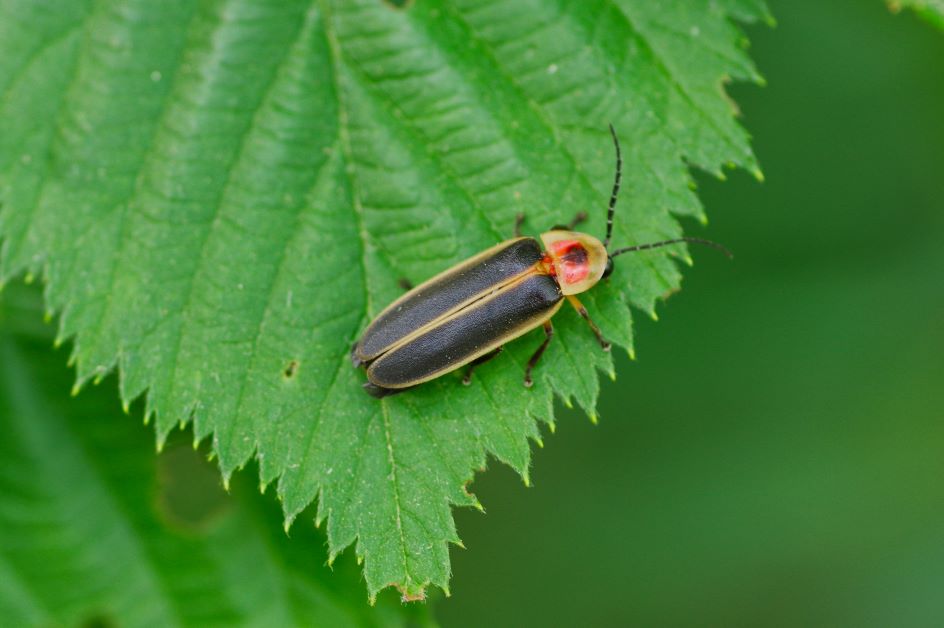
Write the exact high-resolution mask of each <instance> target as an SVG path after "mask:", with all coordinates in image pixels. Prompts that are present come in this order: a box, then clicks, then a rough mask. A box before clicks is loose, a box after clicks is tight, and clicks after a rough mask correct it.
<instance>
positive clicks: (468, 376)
mask: <svg viewBox="0 0 944 628" xmlns="http://www.w3.org/2000/svg"><path fill="white" fill-rule="evenodd" d="M504 348H505V347H504V346H501V347H498V348H497V349H492V350H491V351H489V352H488V353H486V354H485V355H480V356H479V357H477V358H475V359H474V360H472V361H471V362H469V366H468V368H466V370H465V375H463V376H462V383H463V384H465V385H466V386H468V385H469V384H471V383H472V371H474V370H475V367H476V366H478V365H479V364H485V363H486V362H488V361H489V360H491V359H492V358H494V357H496V356H497V355H498V354H499V353H501V352H502V349H504Z"/></svg>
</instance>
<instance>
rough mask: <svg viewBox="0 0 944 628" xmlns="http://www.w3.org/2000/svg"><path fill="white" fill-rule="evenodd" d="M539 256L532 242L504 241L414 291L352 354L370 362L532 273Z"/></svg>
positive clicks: (373, 327) (383, 316)
mask: <svg viewBox="0 0 944 628" xmlns="http://www.w3.org/2000/svg"><path fill="white" fill-rule="evenodd" d="M542 257H543V252H542V251H541V245H540V244H539V243H538V242H537V240H534V239H533V238H518V239H516V240H508V241H506V242H502V243H501V244H498V245H496V246H493V247H492V248H490V249H488V250H487V251H484V252H482V253H480V254H478V255H476V256H475V257H472V258H469V259H468V260H466V261H464V262H462V263H460V264H459V265H458V266H455V267H453V268H450V269H449V270H446V271H444V272H442V273H440V274H439V275H436V276H435V277H433V278H432V279H430V280H429V281H426V282H424V283H423V284H420V285H419V286H417V287H415V288H413V290H411V291H409V292H408V293H406V294H405V295H403V296H402V297H400V298H399V299H398V300H396V301H394V302H393V303H392V304H391V305H390V306H388V307H387V308H386V309H385V310H384V311H383V312H381V313H380V314H379V315H378V316H377V318H376V319H374V322H372V323H371V324H370V326H369V327H368V328H367V329H366V330H365V331H364V334H363V335H362V336H361V339H360V340H359V341H358V343H357V346H356V347H355V350H354V355H355V357H357V358H358V359H359V360H360V361H362V362H369V361H370V360H373V359H374V358H376V357H378V356H379V355H381V354H382V353H383V352H384V351H386V350H387V349H389V348H390V347H392V346H394V345H395V344H396V343H398V342H400V341H401V340H402V339H404V338H406V337H407V336H409V335H410V334H412V333H414V332H416V331H417V330H419V329H421V328H422V327H424V326H425V325H428V324H429V323H430V322H432V321H434V320H436V319H437V318H439V317H441V316H444V315H446V314H448V313H449V312H452V311H454V310H457V309H459V308H460V307H463V306H464V305H467V304H468V302H469V301H470V300H475V299H478V298H481V297H483V296H485V295H486V294H488V292H489V291H491V290H493V289H497V288H500V287H501V286H502V285H504V284H506V283H508V282H509V281H512V280H514V279H515V278H516V277H518V276H521V275H524V274H525V273H528V272H530V271H531V270H532V268H533V267H534V265H535V264H536V263H538V262H539V261H540V260H541V258H542Z"/></svg>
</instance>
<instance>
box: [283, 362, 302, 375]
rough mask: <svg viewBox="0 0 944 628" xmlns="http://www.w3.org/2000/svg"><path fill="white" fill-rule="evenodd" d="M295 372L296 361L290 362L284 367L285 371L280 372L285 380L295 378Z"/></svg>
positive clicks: (296, 367) (296, 368) (296, 370)
mask: <svg viewBox="0 0 944 628" xmlns="http://www.w3.org/2000/svg"><path fill="white" fill-rule="evenodd" d="M297 372H298V361H297V360H292V361H291V362H289V363H288V364H286V365H285V370H284V371H282V376H283V377H285V379H292V378H293V377H295V373H297Z"/></svg>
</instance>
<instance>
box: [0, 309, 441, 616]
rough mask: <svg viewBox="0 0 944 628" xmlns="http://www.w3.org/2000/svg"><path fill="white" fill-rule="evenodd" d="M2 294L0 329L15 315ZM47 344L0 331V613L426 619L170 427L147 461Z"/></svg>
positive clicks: (112, 410)
mask: <svg viewBox="0 0 944 628" xmlns="http://www.w3.org/2000/svg"><path fill="white" fill-rule="evenodd" d="M4 301H5V302H4V303H3V307H2V309H0V323H2V325H3V329H4V330H8V329H9V328H10V326H11V325H12V324H15V321H16V320H17V319H19V318H21V317H22V312H20V313H17V311H16V307H17V304H16V303H12V302H11V301H10V299H4ZM47 336H48V331H47ZM48 344H49V339H48V337H47V338H46V339H45V341H39V340H38V337H28V336H24V335H22V334H21V335H18V336H13V335H11V334H10V333H9V332H8V331H2V332H0V431H2V434H3V438H2V439H0V616H2V617H3V623H4V625H10V626H33V625H44V626H49V625H71V626H75V625H93V624H95V625H120V626H171V625H200V626H205V625H250V624H252V625H259V626H288V625H311V624H317V625H325V626H364V625H403V624H405V623H406V620H407V618H408V616H413V619H414V625H416V623H415V622H416V621H424V618H423V617H422V614H423V613H424V612H425V611H426V610H427V609H422V608H416V609H409V610H407V609H403V608H402V606H401V605H399V604H398V603H397V602H396V600H393V599H390V598H389V597H388V598H387V599H385V600H384V601H383V603H381V604H378V606H377V607H376V608H373V609H370V608H369V607H366V605H365V604H364V602H363V593H362V592H361V591H362V590H361V585H360V583H359V582H358V573H357V572H358V569H357V567H356V565H354V564H353V561H349V562H350V563H351V564H348V565H341V566H339V568H338V569H336V572H337V573H335V574H332V573H331V572H330V571H329V570H328V569H327V568H326V567H324V566H323V565H322V564H320V563H323V554H322V553H321V552H322V549H321V545H322V544H323V542H324V539H323V538H322V537H321V535H320V534H317V533H316V531H315V530H314V529H309V528H305V529H301V530H297V531H295V533H294V534H293V538H292V539H289V538H287V537H286V536H285V534H283V533H282V530H281V529H280V527H279V526H278V520H279V513H278V509H277V507H275V508H273V506H274V504H272V503H270V502H271V501H272V500H270V499H266V498H264V497H262V496H260V495H259V494H258V492H257V490H256V488H255V486H253V485H252V484H254V483H253V482H251V481H250V478H248V477H247V478H245V479H244V481H241V482H235V483H234V486H233V489H232V494H231V495H229V496H227V495H226V494H225V493H224V492H223V490H222V488H221V487H220V480H219V474H218V473H217V471H216V470H215V469H214V468H213V467H212V466H211V465H210V464H209V463H207V461H206V459H205V452H204V453H202V454H201V453H199V452H197V451H194V449H193V448H192V447H191V446H190V443H189V442H185V440H184V439H183V438H179V437H178V438H174V439H172V441H171V442H170V443H169V444H168V447H167V450H166V451H165V452H164V453H163V454H161V455H160V456H159V457H155V456H154V454H153V451H152V445H151V440H150V436H149V435H148V433H147V432H148V430H147V429H146V428H144V427H142V426H140V425H138V424H137V423H136V422H134V421H129V420H127V417H122V416H121V413H120V412H119V411H118V404H117V403H116V401H115V399H114V393H113V392H112V391H111V386H108V387H107V388H103V389H102V390H96V391H93V392H92V393H91V394H88V395H83V396H82V398H81V399H79V400H71V399H69V396H68V394H67V391H68V386H67V383H68V378H69V374H68V372H67V371H66V369H65V368H64V366H63V365H62V360H61V358H60V357H59V356H55V355H54V354H52V353H51V352H50V351H49V350H48ZM116 415H117V416H116ZM180 436H183V435H180Z"/></svg>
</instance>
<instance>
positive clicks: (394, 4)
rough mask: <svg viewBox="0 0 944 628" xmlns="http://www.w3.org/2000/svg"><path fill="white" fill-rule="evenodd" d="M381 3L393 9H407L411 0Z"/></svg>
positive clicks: (384, 0)
mask: <svg viewBox="0 0 944 628" xmlns="http://www.w3.org/2000/svg"><path fill="white" fill-rule="evenodd" d="M383 3H384V4H386V5H388V6H390V7H392V8H394V9H408V8H410V5H411V4H413V0H383Z"/></svg>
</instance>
